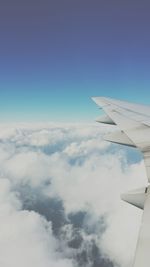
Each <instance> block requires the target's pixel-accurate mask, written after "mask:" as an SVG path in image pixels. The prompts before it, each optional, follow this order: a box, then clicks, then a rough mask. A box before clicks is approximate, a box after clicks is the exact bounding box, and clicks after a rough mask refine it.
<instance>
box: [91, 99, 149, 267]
mask: <svg viewBox="0 0 150 267" xmlns="http://www.w3.org/2000/svg"><path fill="white" fill-rule="evenodd" d="M92 99H93V100H94V101H95V102H96V104H97V105H98V106H100V107H101V108H102V109H103V110H104V111H105V113H106V114H107V116H105V117H104V116H103V117H102V119H101V118H99V119H98V120H97V121H98V122H101V123H106V124H113V125H117V126H118V127H119V128H120V131H116V133H115V132H113V134H110V135H107V136H106V138H105V139H106V140H107V141H110V142H114V143H118V144H123V145H127V146H132V147H137V148H138V149H139V150H140V151H141V152H142V154H143V157H144V162H145V167H146V172H147V178H148V182H150V107H149V106H144V105H138V104H132V103H128V102H125V101H119V100H115V99H111V98H105V97H93V98H92ZM123 200H125V201H127V202H128V203H131V204H133V205H135V206H136V207H139V208H142V209H143V208H144V212H143V219H142V226H141V230H140V234H139V240H138V244H137V249H136V255H135V261H134V265H133V266H134V267H150V186H148V187H147V188H145V189H140V190H135V191H132V192H131V193H130V192H129V193H127V194H124V195H123Z"/></svg>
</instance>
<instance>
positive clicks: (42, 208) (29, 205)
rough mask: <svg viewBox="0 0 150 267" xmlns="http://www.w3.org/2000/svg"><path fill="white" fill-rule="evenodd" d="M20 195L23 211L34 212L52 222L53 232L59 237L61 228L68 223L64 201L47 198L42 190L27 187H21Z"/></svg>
mask: <svg viewBox="0 0 150 267" xmlns="http://www.w3.org/2000/svg"><path fill="white" fill-rule="evenodd" d="M19 195H20V199H21V201H22V203H23V209H25V210H30V211H31V210H33V211H35V212H37V213H39V214H40V215H42V216H44V217H45V218H46V220H47V221H51V222H52V230H53V232H54V234H55V235H56V236H57V235H58V234H59V230H60V228H61V227H62V226H64V225H65V224H66V223H67V219H66V216H65V212H64V207H63V203H62V201H61V200H60V199H59V198H57V199H56V198H50V197H47V196H45V195H44V194H43V193H42V191H41V190H40V188H38V189H36V190H35V189H33V188H32V187H30V186H27V185H24V186H21V187H19Z"/></svg>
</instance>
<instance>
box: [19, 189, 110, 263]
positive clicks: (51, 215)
mask: <svg viewBox="0 0 150 267" xmlns="http://www.w3.org/2000/svg"><path fill="white" fill-rule="evenodd" d="M17 190H18V193H19V198H20V200H21V201H22V204H23V206H22V208H23V209H25V210H29V211H35V212H37V213H39V214H40V215H42V216H44V217H45V218H46V220H47V221H50V222H51V223H52V230H53V234H54V235H55V237H56V238H57V239H58V240H59V241H60V243H62V242H65V247H66V248H67V247H68V249H71V258H72V259H73V260H74V262H75V264H78V265H79V266H84V267H100V266H101V267H113V266H114V265H113V263H112V262H111V261H109V260H108V259H107V258H104V257H103V256H102V255H101V252H100V249H99V247H98V245H97V244H96V240H95V238H94V236H96V233H97V234H98V235H100V234H101V235H102V234H103V233H104V232H105V230H106V222H105V219H104V218H98V219H97V221H96V222H94V223H93V224H88V220H89V219H90V216H92V214H89V213H88V212H87V211H79V212H76V213H70V214H68V215H67V214H65V210H64V207H63V202H62V200H61V199H56V198H50V197H47V196H45V195H44V193H43V192H42V188H36V190H35V188H32V187H31V186H29V185H22V186H19V187H18V188H17ZM69 227H71V232H70V234H69V237H68V233H69V230H68V229H69ZM64 229H65V230H64ZM92 235H93V238H90V236H92ZM60 250H61V251H62V250H63V249H62V248H60Z"/></svg>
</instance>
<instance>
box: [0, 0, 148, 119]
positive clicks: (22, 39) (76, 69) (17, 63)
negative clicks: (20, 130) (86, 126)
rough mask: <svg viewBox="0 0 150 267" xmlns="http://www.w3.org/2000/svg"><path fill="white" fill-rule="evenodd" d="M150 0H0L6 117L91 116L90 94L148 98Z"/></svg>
mask: <svg viewBox="0 0 150 267" xmlns="http://www.w3.org/2000/svg"><path fill="white" fill-rule="evenodd" d="M149 14H150V2H149V1H145V0H144V1H139V0H127V1H113V0H99V1H98V0H97V1H96V0H91V1H89V0H74V1H73V0H69V1H67V0H36V1H35V0H30V1H29V0H26V1H25V0H23V1H22V0H18V1H16V0H14V1H10V0H2V1H1V3H0V121H38V120H39V121H69V122H71V121H76V122H77V121H92V120H93V119H94V118H95V116H97V115H98V114H99V111H98V109H97V107H96V106H95V104H94V103H93V102H92V101H91V99H90V97H91V96H101V95H102V96H109V97H113V98H119V99H125V100H130V101H135V102H141V103H146V104H150V29H149V27H150V15H149Z"/></svg>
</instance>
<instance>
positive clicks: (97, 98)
mask: <svg viewBox="0 0 150 267" xmlns="http://www.w3.org/2000/svg"><path fill="white" fill-rule="evenodd" d="M91 98H92V100H93V101H94V102H95V103H96V104H97V105H98V106H100V107H103V106H105V105H106V104H107V100H108V99H107V97H103V96H93V97H91Z"/></svg>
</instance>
